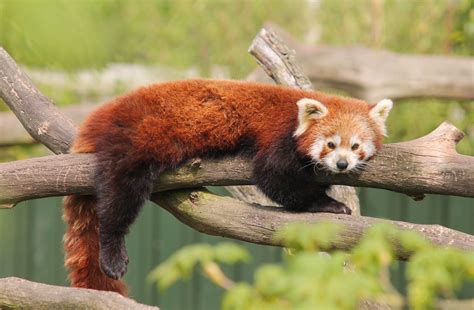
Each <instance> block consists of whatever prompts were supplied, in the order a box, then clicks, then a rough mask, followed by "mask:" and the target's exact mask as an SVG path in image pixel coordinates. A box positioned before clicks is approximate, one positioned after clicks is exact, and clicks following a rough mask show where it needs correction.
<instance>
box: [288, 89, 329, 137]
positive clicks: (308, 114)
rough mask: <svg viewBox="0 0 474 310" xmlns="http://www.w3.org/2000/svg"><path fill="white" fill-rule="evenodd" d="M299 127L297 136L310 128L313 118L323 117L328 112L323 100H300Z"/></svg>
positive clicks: (296, 131) (296, 132)
mask: <svg viewBox="0 0 474 310" xmlns="http://www.w3.org/2000/svg"><path fill="white" fill-rule="evenodd" d="M296 105H298V128H296V130H295V133H294V134H293V135H294V136H295V137H298V136H300V135H302V134H303V133H304V132H305V131H306V129H308V126H309V122H310V121H311V120H313V119H319V118H323V117H324V116H326V114H328V108H327V107H326V106H325V105H324V104H323V103H321V102H319V101H317V100H314V99H310V98H303V99H300V100H298V102H297V103H296Z"/></svg>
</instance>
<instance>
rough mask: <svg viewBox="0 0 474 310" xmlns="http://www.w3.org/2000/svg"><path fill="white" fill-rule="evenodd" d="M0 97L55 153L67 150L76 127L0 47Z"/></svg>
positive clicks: (35, 136) (28, 128)
mask: <svg viewBox="0 0 474 310" xmlns="http://www.w3.org/2000/svg"><path fill="white" fill-rule="evenodd" d="M0 97H1V98H2V99H3V100H4V101H5V103H6V104H7V105H8V106H9V107H10V109H11V110H12V111H13V113H15V115H16V117H17V118H18V119H19V120H20V122H21V123H22V124H23V127H25V129H26V130H27V131H28V133H29V134H30V135H31V136H32V137H33V138H35V139H36V140H37V141H39V142H41V143H42V144H44V145H45V146H46V147H47V148H49V149H50V150H52V151H53V152H55V153H67V152H68V151H69V147H70V145H71V143H72V141H73V137H74V133H75V128H74V124H73V123H72V121H71V120H70V119H69V118H67V117H65V116H64V115H63V114H62V113H61V112H59V110H58V109H57V108H56V107H55V106H54V104H53V103H52V102H51V101H50V100H49V99H48V98H47V97H46V96H45V95H43V94H42V93H41V92H40V91H39V90H38V89H37V88H36V87H35V86H34V85H33V83H32V82H31V80H30V78H29V77H28V76H27V75H26V74H25V73H24V72H23V71H22V70H21V69H20V68H19V67H18V65H17V64H16V63H15V61H14V60H13V59H12V58H11V57H10V55H8V53H7V52H6V51H5V50H4V49H3V48H1V47H0Z"/></svg>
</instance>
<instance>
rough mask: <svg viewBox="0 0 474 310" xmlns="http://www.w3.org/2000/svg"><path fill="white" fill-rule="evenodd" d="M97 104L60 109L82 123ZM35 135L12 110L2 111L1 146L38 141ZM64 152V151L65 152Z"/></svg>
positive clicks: (67, 116)
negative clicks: (26, 128) (32, 135)
mask: <svg viewBox="0 0 474 310" xmlns="http://www.w3.org/2000/svg"><path fill="white" fill-rule="evenodd" d="M97 107H98V106H97V105H92V104H87V105H86V104H82V105H73V106H68V107H64V108H59V109H58V111H59V112H60V113H61V114H63V115H64V117H66V118H68V119H70V120H72V121H73V122H74V124H80V123H82V121H83V120H84V119H85V118H86V116H87V115H89V114H90V113H91V112H92V111H93V110H94V109H96V108H97ZM71 138H72V136H71ZM37 142H38V141H36V140H35V139H33V137H31V136H30V134H29V133H28V132H27V131H26V130H25V128H23V126H22V125H21V123H20V122H19V121H18V118H16V116H15V115H14V114H12V113H11V112H0V146H10V145H18V144H32V143H37ZM63 153H64V152H63Z"/></svg>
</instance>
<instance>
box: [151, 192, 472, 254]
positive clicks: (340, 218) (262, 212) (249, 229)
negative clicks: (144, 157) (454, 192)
mask: <svg viewBox="0 0 474 310" xmlns="http://www.w3.org/2000/svg"><path fill="white" fill-rule="evenodd" d="M152 200H153V201H154V202H156V203H157V204H159V205H160V206H162V207H164V208H165V209H166V210H168V211H169V212H170V213H172V214H173V215H174V216H175V217H176V218H177V219H179V220H180V221H181V222H183V223H184V224H186V225H188V226H190V227H193V228H194V229H196V230H198V231H200V232H203V233H206V234H210V235H216V236H224V237H229V238H233V239H238V240H244V241H248V242H252V243H258V244H267V245H277V246H280V244H279V243H278V242H277V241H275V240H274V239H273V234H274V233H275V231H276V230H278V229H279V228H282V227H283V226H284V225H286V224H288V223H292V222H306V223H318V222H323V221H331V222H333V223H337V224H340V225H341V226H342V228H343V229H342V233H341V236H340V238H339V239H338V240H337V241H336V242H334V243H333V245H332V246H333V249H340V250H347V249H350V248H352V247H354V246H355V245H356V244H357V243H358V241H359V240H360V238H361V237H362V235H363V234H364V232H365V231H366V230H367V229H368V228H369V227H370V226H372V225H374V224H375V223H390V224H393V225H395V226H396V227H397V228H399V229H402V230H410V231H415V232H418V233H420V234H421V235H422V236H423V237H424V238H426V239H427V240H429V241H431V242H432V243H433V244H436V245H439V246H451V247H455V248H458V249H461V250H465V251H474V236H471V235H469V234H465V233H461V232H457V231H454V230H452V229H449V228H446V227H443V226H440V225H420V224H411V223H405V222H399V221H389V220H381V219H376V218H371V217H365V216H348V215H336V214H327V213H291V212H287V211H284V210H282V209H281V208H277V207H265V206H260V205H256V204H248V203H244V202H241V201H238V200H236V199H233V198H230V197H222V196H217V195H214V194H211V193H209V192H205V191H192V190H189V191H186V190H181V191H174V192H165V193H159V194H156V195H154V197H153V199H152ZM396 255H397V257H398V258H399V259H407V258H408V257H409V256H410V253H409V252H407V251H406V250H404V249H403V248H401V247H400V246H397V248H396Z"/></svg>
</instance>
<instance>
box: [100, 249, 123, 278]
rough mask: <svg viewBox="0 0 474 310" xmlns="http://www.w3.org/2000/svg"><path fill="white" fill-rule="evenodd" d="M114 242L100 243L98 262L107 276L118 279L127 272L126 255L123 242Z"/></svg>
mask: <svg viewBox="0 0 474 310" xmlns="http://www.w3.org/2000/svg"><path fill="white" fill-rule="evenodd" d="M114 243H115V242H114ZM114 243H112V244H108V245H107V246H102V245H101V249H100V254H99V264H100V269H101V270H102V272H103V273H104V274H105V275H106V276H107V277H109V278H112V279H115V280H118V279H120V278H122V277H123V276H124V275H125V273H126V272H127V266H128V255H127V249H126V248H125V244H124V243H123V242H117V243H115V244H114Z"/></svg>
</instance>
